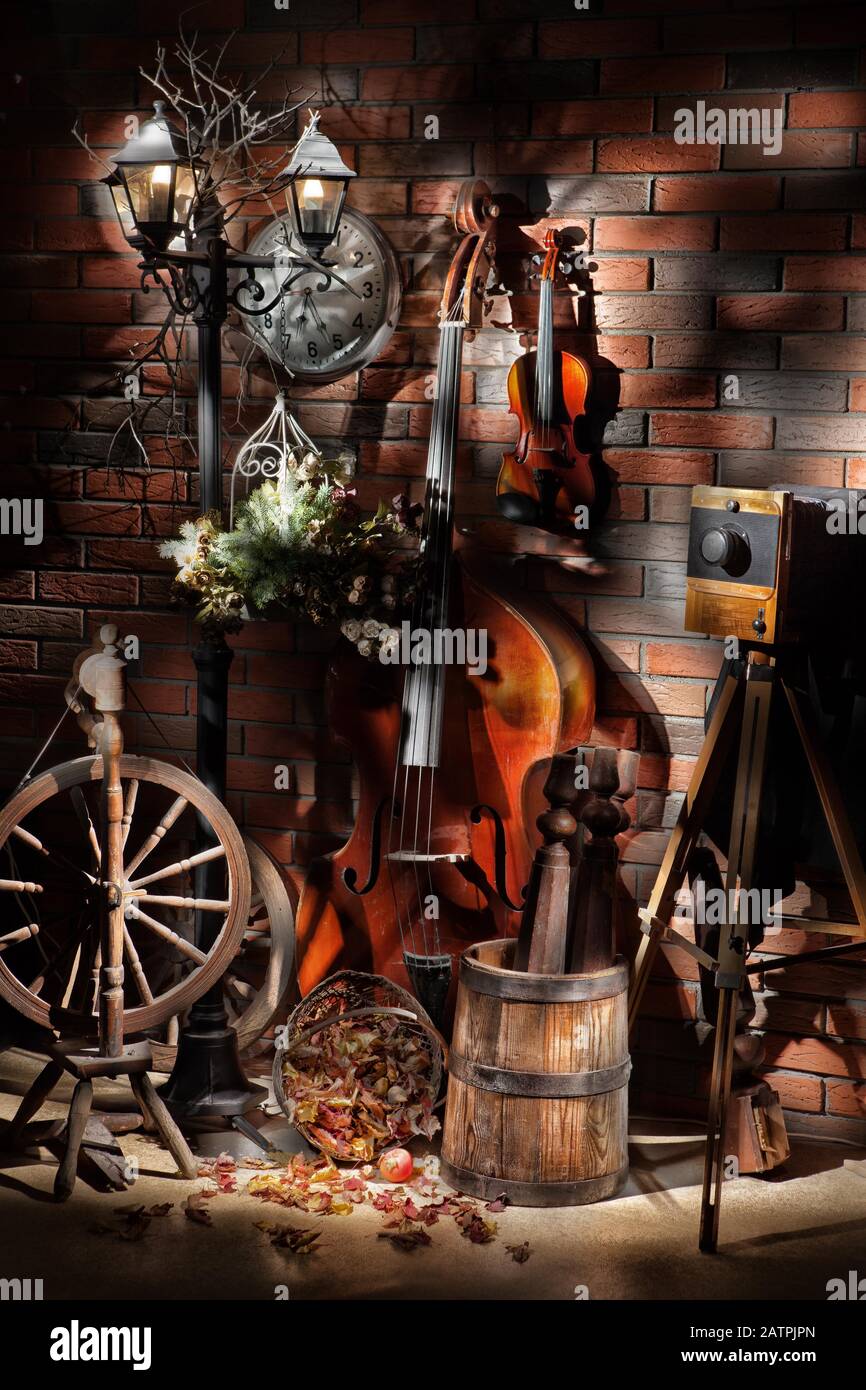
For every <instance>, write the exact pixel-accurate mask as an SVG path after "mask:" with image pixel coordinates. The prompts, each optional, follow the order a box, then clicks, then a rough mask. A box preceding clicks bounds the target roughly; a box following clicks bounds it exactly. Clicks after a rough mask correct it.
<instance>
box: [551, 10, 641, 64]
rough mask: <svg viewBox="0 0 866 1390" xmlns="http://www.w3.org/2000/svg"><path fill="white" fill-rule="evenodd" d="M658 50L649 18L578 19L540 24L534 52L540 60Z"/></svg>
mask: <svg viewBox="0 0 866 1390" xmlns="http://www.w3.org/2000/svg"><path fill="white" fill-rule="evenodd" d="M658 47H659V26H658V22H657V21H656V20H652V19H630V20H629V21H628V23H627V24H623V23H622V21H621V20H618V19H587V18H586V17H580V16H578V17H577V18H576V19H567V20H564V21H563V22H562V23H559V24H540V25H539V29H538V52H539V56H540V57H542V58H559V59H565V58H598V57H602V56H604V57H607V56H608V54H617V53H653V52H655V50H656V49H657V48H658Z"/></svg>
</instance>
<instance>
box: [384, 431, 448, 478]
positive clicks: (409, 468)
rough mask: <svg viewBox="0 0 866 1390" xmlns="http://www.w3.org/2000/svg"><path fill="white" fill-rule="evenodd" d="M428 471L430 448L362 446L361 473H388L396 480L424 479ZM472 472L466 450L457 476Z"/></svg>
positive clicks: (386, 444) (403, 442) (407, 442)
mask: <svg viewBox="0 0 866 1390" xmlns="http://www.w3.org/2000/svg"><path fill="white" fill-rule="evenodd" d="M426 467H427V445H426V444H418V443H416V442H415V441H413V440H408V439H407V440H399V441H397V442H394V443H389V442H387V441H382V442H376V443H367V441H366V440H365V441H364V442H363V443H362V444H361V471H362V472H363V473H384V474H389V475H393V476H394V477H410V478H412V477H420V478H423V477H424V471H425V469H426ZM471 472H472V456H471V454H470V452H469V451H468V449H467V448H466V447H465V446H459V445H458V450H457V476H458V477H468V476H469V474H470V473H471Z"/></svg>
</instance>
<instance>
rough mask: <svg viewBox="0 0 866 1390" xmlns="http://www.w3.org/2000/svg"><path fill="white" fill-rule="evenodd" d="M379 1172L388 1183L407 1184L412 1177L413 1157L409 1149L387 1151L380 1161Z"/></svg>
mask: <svg viewBox="0 0 866 1390" xmlns="http://www.w3.org/2000/svg"><path fill="white" fill-rule="evenodd" d="M379 1172H380V1173H381V1174H382V1177H383V1178H384V1179H385V1181H386V1182H405V1181H406V1179H407V1178H410V1177H411V1176H412V1155H411V1154H410V1152H409V1150H408V1149H386V1150H385V1152H384V1153H383V1154H382V1157H381V1158H380V1159H379Z"/></svg>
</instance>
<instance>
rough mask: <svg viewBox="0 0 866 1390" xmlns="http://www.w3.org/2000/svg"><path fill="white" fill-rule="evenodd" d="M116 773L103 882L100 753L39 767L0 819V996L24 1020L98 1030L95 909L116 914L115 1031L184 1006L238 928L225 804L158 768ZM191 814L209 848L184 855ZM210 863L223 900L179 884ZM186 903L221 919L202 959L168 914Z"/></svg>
mask: <svg viewBox="0 0 866 1390" xmlns="http://www.w3.org/2000/svg"><path fill="white" fill-rule="evenodd" d="M117 770H118V773H119V782H118V786H119V788H120V795H121V796H122V805H123V814H122V833H121V836H120V837H119V844H118V846H117V848H118V849H119V853H118V852H114V851H113V846H111V845H110V846H109V859H108V861H107V869H106V872H105V873H104V874H102V873H100V867H101V855H102V851H101V848H100V840H101V838H102V834H101V832H102V826H101V823H100V819H101V818H100V803H101V801H102V792H103V790H104V780H105V779H104V764H103V760H102V758H100V757H95V758H77V759H75V760H74V761H72V762H68V763H62V764H61V765H60V766H59V767H55V768H52V769H50V771H48V772H44V773H42V775H41V776H39V777H36V778H35V779H34V780H33V781H32V782H31V783H30V784H29V785H28V786H26V787H25V788H24V789H23V790H22V791H20V792H18V793H17V794H16V795H15V796H14V797H13V798H12V800H11V801H9V802H7V804H6V805H5V806H4V807H3V809H2V811H0V872H2V873H3V874H4V875H5V874H6V873H8V874H9V877H2V878H0V904H2V907H3V915H2V928H0V953H2V954H0V994H2V996H3V997H4V998H5V999H7V1000H8V1001H9V1003H10V1004H11V1005H12V1006H13V1008H15V1009H17V1010H18V1011H19V1013H22V1014H24V1016H25V1017H26V1018H29V1019H31V1020H32V1021H33V1022H34V1023H38V1024H41V1025H42V1026H43V1027H45V1028H55V1029H57V1030H58V1031H59V1032H60V1033H61V1034H64V1035H66V1036H77V1037H88V1036H93V1035H94V1034H95V1033H97V1032H98V1022H99V1019H98V1011H97V1004H98V986H99V973H100V970H101V967H102V951H101V944H100V933H99V919H100V908H101V907H102V906H103V905H105V906H107V907H108V910H109V912H116V913H118V915H119V919H120V920H119V926H120V930H121V936H122V951H123V959H124V964H125V966H126V969H125V970H124V972H123V983H122V995H123V1008H122V1014H121V1019H120V1024H121V1030H122V1033H123V1035H124V1036H129V1035H131V1034H136V1033H142V1032H144V1031H145V1030H147V1029H151V1028H154V1027H156V1026H157V1025H158V1024H160V1023H164V1022H165V1021H166V1020H167V1019H169V1018H171V1017H172V1016H173V1015H175V1014H178V1013H182V1012H183V1011H184V1010H185V1009H187V1008H189V1006H190V1005H191V1004H193V1003H194V1002H195V1000H196V999H198V997H199V995H201V994H202V993H204V991H205V990H206V989H208V988H209V986H210V985H212V984H213V983H214V982H215V981H216V980H217V979H219V977H220V975H222V974H223V972H224V971H225V969H226V967H227V965H228V964H229V962H230V961H231V959H232V957H233V955H234V954H235V951H236V949H237V948H238V946H239V945H240V942H241V940H242V938H243V935H244V931H245V929H246V927H247V921H248V912H247V904H248V902H249V893H250V889H249V882H250V880H249V868H248V866H247V860H246V854H245V851H244V845H243V841H242V839H241V835H240V832H239V831H238V829H237V827H236V826H235V824H234V822H233V821H232V819H231V818H230V816H229V814H228V812H227V811H226V810H225V808H224V807H223V806H222V805H221V804H220V802H219V801H217V799H216V798H215V797H214V796H212V795H211V793H210V792H209V791H208V790H207V789H206V788H205V787H204V786H203V785H202V783H201V782H199V781H197V780H196V778H194V777H192V776H191V775H190V774H189V773H188V772H183V771H181V770H180V769H179V768H175V767H172V766H171V765H169V764H167V763H162V762H157V761H155V760H154V759H151V758H137V757H132V756H129V755H126V754H124V755H122V756H121V757H120V758H119V759H118V763H117ZM196 814H198V815H200V816H202V817H203V818H204V820H205V821H206V822H207V825H208V827H209V829H210V831H211V833H212V835H213V837H214V839H215V840H216V844H215V845H214V846H213V847H212V848H209V849H206V850H202V851H200V852H199V853H198V854H189V856H188V857H187V855H186V853H185V851H186V850H187V848H188V846H189V844H190V842H191V841H192V839H193V838H194V835H195V823H194V822H195V816H196ZM64 822H65V823H64ZM214 859H221V860H223V861H224V863H225V868H226V888H225V897H224V898H222V899H215V900H212V899H204V898H201V899H199V898H195V897H192V896H189V893H190V892H191V891H192V890H191V888H190V885H189V882H188V881H187V880H188V876H189V875H190V874H191V873H192V871H193V870H194V868H195V866H196V865H197V864H200V863H203V862H206V861H208V860H214ZM187 890H188V891H187ZM196 908H200V909H202V910H203V911H208V912H211V911H212V912H213V913H214V914H217V913H218V914H220V916H221V917H222V919H223V920H222V926H221V928H220V930H219V934H218V935H217V937H216V941H215V942H214V945H213V946H212V948H211V949H210V951H208V952H207V953H204V952H203V951H201V950H199V948H198V947H197V946H196V945H195V944H194V943H193V941H192V940H191V939H190V937H191V929H190V927H189V925H188V924H187V923H186V922H183V921H180V920H178V917H177V914H178V912H179V911H184V910H186V911H187V912H189V913H192V912H194V911H195V909H196ZM167 978H168V983H164V982H165V981H166V980H167Z"/></svg>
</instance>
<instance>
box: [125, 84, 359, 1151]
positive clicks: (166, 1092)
mask: <svg viewBox="0 0 866 1390" xmlns="http://www.w3.org/2000/svg"><path fill="white" fill-rule="evenodd" d="M154 107H155V110H154V115H153V116H152V117H151V119H150V120H148V121H145V122H144V124H143V125H142V126H141V129H140V130H139V132H138V134H137V135H135V136H133V138H132V139H130V140H128V141H127V143H126V145H124V147H123V149H122V150H119V151H118V152H117V154H116V155H114V157H113V161H114V163H115V165H116V170H115V172H114V173H112V174H110V175H109V176H108V178H107V179H106V180H104V182H105V184H106V185H107V186H108V188H109V191H110V192H111V195H112V198H113V200H114V206H115V210H116V212H117V216H118V219H119V221H120V225H121V229H122V231H123V235H124V237H125V238H126V240H127V242H128V243H129V245H130V246H132V247H134V248H135V249H136V250H137V251H139V252H140V253H141V257H142V259H141V263H140V267H139V268H140V270H141V272H142V287H143V289H145V290H147V289H148V288H149V286H148V284H147V281H148V280H151V281H153V283H154V285H155V286H158V287H159V289H160V290H161V291H162V292H163V293H164V294H165V295H166V296H167V298H168V300H169V302H170V304H171V306H172V309H173V310H175V311H176V312H178V313H180V314H182V315H191V316H192V317H193V320H194V322H195V324H196V327H197V331H198V352H197V359H198V412H197V420H198V457H199V477H200V506H201V510H202V512H203V513H207V512H211V511H214V512H217V513H221V511H222V418H221V416H222V361H221V358H222V354H221V331H222V326H223V324H224V323H225V321H226V318H227V315H228V310H229V306H230V305H231V306H233V307H234V308H235V309H237V310H238V311H239V312H240V313H241V314H243V315H245V316H250V317H259V316H262V315H266V314H269V313H270V312H271V310H272V309H274V308H275V307H276V305H277V304H279V302H280V300H281V299H282V298H283V296H284V295H285V294H287V293H288V292H289V290H290V287H291V285H292V283H293V282H294V280H296V279H297V278H298V277H299V276H300V275H304V274H308V273H309V271H310V270H316V271H321V273H322V276H323V277H324V279H323V282H322V283H323V284H325V285H327V284H330V283H331V281H332V280H340V283H341V284H343V285H344V286H345V287H346V288H347V289H349V291H350V292H351V293H353V294H354V293H356V291H354V290H353V289H352V287H351V286H347V285H346V282H345V281H343V280H341V279H340V277H339V276H338V275H337V274H336V272H335V270H334V268H333V267H331V266H329V265H328V264H327V262H323V261H322V259H321V257H322V255H323V253H324V251H325V250H326V248H327V246H328V244H329V243H330V241H331V240H332V238H333V236H334V235H335V233H336V230H337V227H338V226H339V221H340V214H341V212H342V209H343V203H344V201H345V197H346V187H347V185H348V181H349V179H350V178H353V177H354V173H353V171H352V170H351V169H349V168H347V166H346V165H345V164H344V163H343V162H342V160H341V159H340V156H339V154H338V153H337V150H336V149H335V147H334V146H333V145H332V144H331V141H330V140H328V139H327V138H326V137H325V136H324V135H323V134H322V133H321V131H319V129H318V116H317V115H315V114H313V115H312V118H311V120H310V123H309V125H308V126H307V129H306V130H305V131H304V134H303V136H302V138H301V140H300V141H299V144H298V147H297V149H296V152H295V154H294V156H293V157H292V159H291V160H290V162H289V164H288V165H287V166H286V168H285V169H284V171H283V181H284V186H285V189H286V202H287V206H288V210H289V214H290V216H291V218H292V221H293V224H294V230H295V232H296V233H297V236H298V238H300V245H290V238H289V236H288V235H287V236H286V241H285V247H286V250H285V254H284V255H280V256H274V255H271V256H254V255H249V254H248V253H246V252H243V251H235V250H234V249H233V248H231V247H230V246H228V244H227V241H226V238H225V230H224V223H223V215H222V210H221V208H220V205H219V202H218V200H217V199H216V196H215V189H216V186H217V185H216V183H215V181H214V180H213V179H212V178H211V176H210V175H211V171H210V169H209V167H208V163H207V159H206V150H204V149H202V148H201V147H200V145H199V142H198V140H197V138H196V137H195V136H194V135H193V134H192V133H191V132H190V133H189V134H186V133H184V132H182V131H180V130H178V129H177V128H176V127H175V126H173V125H172V124H171V123H170V122H169V121H168V120H167V118H166V116H165V106H164V103H163V102H160V101H158V102H155V103H154ZM296 180H300V181H301V186H300V188H299V189H296V188H295V186H294V185H295V181H296ZM302 248H306V249H302ZM260 269H261V270H265V269H267V270H269V271H271V272H274V271H276V275H275V276H274V277H273V278H274V279H275V282H276V294H273V295H272V296H271V297H270V299H269V302H265V301H266V300H267V299H268V295H267V294H266V291H265V287H264V286H263V285H262V283H261V281H260V280H258V279H257V278H256V271H257V270H260ZM160 272H165V274H164V275H161V274H160ZM232 655H233V653H232V651H231V649H230V648H229V647H228V645H227V644H226V641H225V638H224V637H223V636H221V635H213V634H210V635H209V636H208V637H207V638H206V639H203V640H202V641H201V642H200V643H199V644H198V646H196V647H195V648H194V650H193V660H194V662H195V665H196V670H197V678H198V680H197V685H198V696H197V698H198V724H197V731H196V745H197V770H198V776H199V778H200V779H201V780H202V781H203V782H204V783H205V785H206V787H207V788H208V790H209V791H211V792H213V793H214V794H215V795H216V796H217V797H218V798H219V799H220V800H224V799H225V793H226V746H227V745H226V738H227V724H228V720H227V704H228V671H229V666H230V664H231V660H232ZM207 848H208V846H207V844H205V843H202V844H200V845H199V846H198V849H199V850H205V849H207ZM218 878H219V866H218V865H217V866H216V868H214V865H213V864H212V863H211V862H210V861H208V862H203V863H200V864H199V865H198V867H197V869H196V896H197V897H200V898H202V899H204V900H209V899H216V898H218V897H219V896H220V891H221V890H220V886H219V883H218V881H217V880H218ZM211 880H212V881H211ZM212 916H213V914H207V913H204V914H202V913H199V912H197V913H196V924H195V938H196V946H197V948H198V949H200V950H204V951H207V950H208V949H209V940H208V938H209V933H211V932H212V929H213V926H212V921H211V918H212ZM161 1093H162V1096H163V1099H164V1100H165V1102H166V1104H167V1105H168V1107H169V1109H170V1110H171V1111H172V1113H173V1114H175V1115H177V1116H179V1117H181V1118H183V1117H186V1118H188V1119H189V1118H192V1117H193V1116H195V1117H214V1116H227V1117H228V1116H232V1117H234V1122H237V1123H238V1124H240V1117H241V1116H242V1115H243V1114H244V1113H245V1112H246V1111H247V1110H250V1109H253V1108H254V1107H255V1106H257V1105H258V1104H259V1103H260V1101H261V1099H262V1096H263V1092H262V1091H261V1088H260V1087H257V1086H251V1085H250V1083H249V1082H248V1081H247V1079H246V1077H245V1076H244V1075H243V1072H242V1070H241V1066H240V1062H239V1060H238V1055H237V1041H236V1038H235V1035H234V1033H233V1031H232V1029H230V1028H228V1026H227V1020H226V1014H225V1008H224V1003H223V999H222V994H221V988H220V986H219V985H217V986H214V989H213V990H211V991H209V992H208V994H206V995H204V996H203V997H202V999H200V1000H199V1001H198V1002H197V1003H196V1004H195V1005H194V1006H193V1008H192V1010H191V1012H190V1015H189V1018H188V1020H187V1022H186V1023H185V1024H184V1027H183V1030H182V1032H181V1038H180V1045H179V1048H178V1053H177V1060H176V1062H175V1066H174V1070H173V1071H172V1074H171V1077H170V1079H169V1081H168V1082H167V1083H166V1085H165V1086H164V1087H163V1088H162V1092H161Z"/></svg>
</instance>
